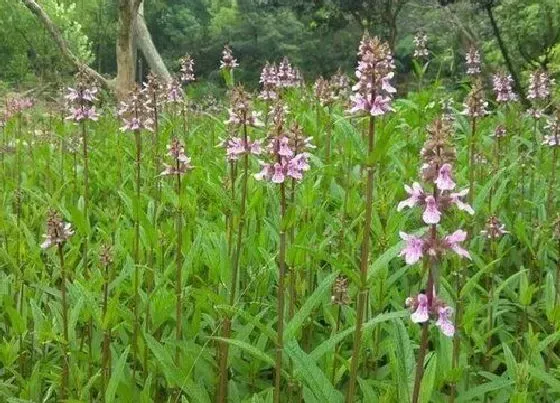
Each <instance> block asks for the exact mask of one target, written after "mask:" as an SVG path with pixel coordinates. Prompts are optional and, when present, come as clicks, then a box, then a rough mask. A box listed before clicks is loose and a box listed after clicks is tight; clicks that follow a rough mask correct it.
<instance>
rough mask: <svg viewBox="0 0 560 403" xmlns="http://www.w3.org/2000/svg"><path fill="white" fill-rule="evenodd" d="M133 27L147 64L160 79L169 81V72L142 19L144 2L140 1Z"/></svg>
mask: <svg viewBox="0 0 560 403" xmlns="http://www.w3.org/2000/svg"><path fill="white" fill-rule="evenodd" d="M135 28H136V31H135V32H136V43H137V46H138V48H140V50H141V51H142V54H143V55H144V57H145V58H146V62H148V66H150V70H152V71H153V72H154V73H156V74H157V75H158V77H159V79H160V80H162V81H166V82H167V81H171V74H169V71H168V70H167V67H165V64H164V63H163V60H162V58H161V56H160V54H159V53H158V51H157V49H156V47H155V46H154V42H153V41H152V36H151V35H150V32H149V31H148V27H147V26H146V20H145V19H144V2H142V3H141V4H140V6H139V8H138V14H137V17H136V27H135Z"/></svg>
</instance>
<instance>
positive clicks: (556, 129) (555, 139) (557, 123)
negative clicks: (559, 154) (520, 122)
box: [542, 116, 560, 147]
mask: <svg viewBox="0 0 560 403" xmlns="http://www.w3.org/2000/svg"><path fill="white" fill-rule="evenodd" d="M544 128H545V130H548V132H549V133H550V134H546V135H545V136H544V138H543V143H542V144H543V145H544V146H549V147H559V146H560V120H559V118H558V116H553V117H551V118H549V119H548V123H547V125H546V126H545V127H544Z"/></svg>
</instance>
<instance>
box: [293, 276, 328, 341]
mask: <svg viewBox="0 0 560 403" xmlns="http://www.w3.org/2000/svg"><path fill="white" fill-rule="evenodd" d="M337 275H338V272H335V273H332V274H331V275H330V276H328V277H327V278H325V279H324V280H323V281H322V282H321V284H319V286H318V287H317V289H315V291H314V292H313V294H312V295H311V296H310V297H309V298H307V300H306V301H305V303H304V304H303V306H302V307H301V309H300V310H299V311H298V312H297V313H296V314H295V315H294V317H293V318H292V320H290V322H289V323H288V324H287V325H286V329H285V330H284V340H290V339H291V338H292V337H294V336H295V334H296V332H297V331H298V330H299V329H300V328H301V326H302V325H303V323H304V322H305V319H306V318H307V317H308V316H309V315H311V312H313V310H314V309H315V307H317V305H319V304H320V303H321V301H322V300H323V299H324V298H325V296H326V295H328V294H329V292H330V290H331V286H332V283H333V281H334V279H335V278H336V276H337Z"/></svg>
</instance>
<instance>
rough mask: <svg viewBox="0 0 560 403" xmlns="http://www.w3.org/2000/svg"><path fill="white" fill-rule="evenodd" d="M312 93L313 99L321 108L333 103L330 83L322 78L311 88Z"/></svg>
mask: <svg viewBox="0 0 560 403" xmlns="http://www.w3.org/2000/svg"><path fill="white" fill-rule="evenodd" d="M313 93H314V95H315V99H317V101H319V103H320V104H321V106H326V105H330V104H331V103H332V102H333V101H334V97H333V92H332V90H331V83H330V81H329V80H325V79H324V78H323V77H319V78H318V79H317V80H316V81H315V84H314V86H313Z"/></svg>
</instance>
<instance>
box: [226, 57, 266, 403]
mask: <svg viewBox="0 0 560 403" xmlns="http://www.w3.org/2000/svg"><path fill="white" fill-rule="evenodd" d="M228 60H229V59H228ZM233 61H235V60H233ZM222 63H224V61H222ZM229 113H230V117H229V119H228V121H227V122H226V124H228V125H229V126H230V127H231V128H232V131H233V132H234V133H235V132H236V131H237V130H238V129H239V128H241V131H242V137H241V139H240V138H238V137H236V136H233V137H230V138H229V139H228V140H226V141H225V142H224V145H225V146H226V151H227V158H228V160H229V162H230V167H232V171H233V165H234V163H235V164H237V161H238V159H239V157H242V159H243V166H242V169H243V172H242V174H241V175H242V176H241V200H240V203H239V219H238V223H237V238H236V243H235V249H234V250H233V255H232V257H231V259H232V260H231V280H230V285H229V305H230V307H233V306H234V305H235V302H236V299H237V283H238V282H239V278H240V273H239V261H240V257H241V254H242V248H243V231H244V230H245V224H246V209H247V194H248V178H249V155H250V154H254V155H258V154H260V152H261V147H260V141H258V140H257V141H254V142H252V141H251V139H250V138H249V134H248V127H249V126H252V127H258V126H262V123H261V122H260V120H259V119H258V114H256V113H254V112H252V111H251V109H250V105H249V98H248V94H247V93H246V92H245V91H244V90H243V89H242V88H235V89H234V90H233V93H232V107H231V109H230V110H229ZM231 180H232V201H233V203H235V193H234V189H235V182H234V177H233V173H232V177H231ZM233 203H232V204H233ZM229 231H230V232H229V236H230V239H229V241H230V242H231V241H232V238H231V237H233V232H234V215H233V214H231V216H230V222H229ZM230 336H231V318H230V316H229V314H226V317H225V318H224V321H223V325H222V338H224V339H228V338H230ZM228 357H229V344H227V343H221V344H220V348H219V362H218V371H219V380H218V393H217V401H218V402H220V403H224V402H226V401H227V398H228V387H227V382H228Z"/></svg>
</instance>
